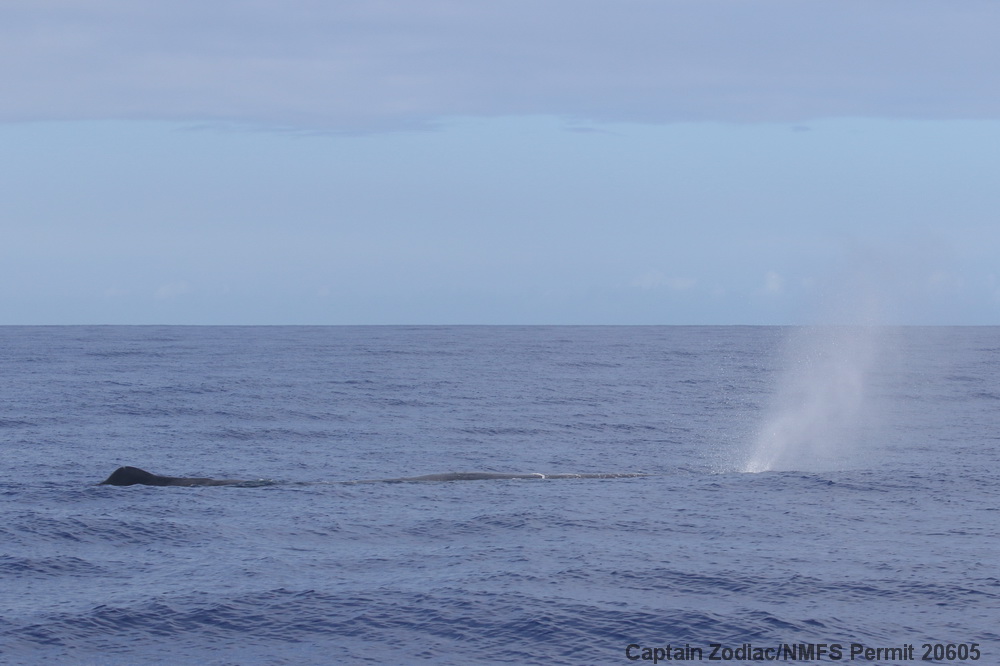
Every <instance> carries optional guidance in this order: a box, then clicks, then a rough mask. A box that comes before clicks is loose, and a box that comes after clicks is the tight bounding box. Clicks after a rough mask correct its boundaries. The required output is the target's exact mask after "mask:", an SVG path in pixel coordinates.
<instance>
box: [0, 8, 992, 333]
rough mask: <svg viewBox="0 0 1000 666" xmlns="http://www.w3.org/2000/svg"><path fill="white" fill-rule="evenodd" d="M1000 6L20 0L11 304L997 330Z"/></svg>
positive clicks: (117, 314)
mask: <svg viewBox="0 0 1000 666" xmlns="http://www.w3.org/2000/svg"><path fill="white" fill-rule="evenodd" d="M998 26H1000V3H996V2H994V1H992V0H966V1H963V2H955V1H954V0H879V1H878V2H872V1H871V0H863V1H862V0H859V1H854V0H619V1H618V2H607V1H606V0H605V1H601V2H598V1H596V0H532V1H530V2H528V1H523V0H497V1H495V2H489V3H486V2H474V1H470V0H419V1H415V0H405V1H404V0H398V1H391V0H385V1H383V0H338V1H332V0H212V1H211V2H177V1H176V0H171V1H167V0H88V2H86V3H80V2H77V1H75V0H5V2H4V3H2V4H0V150H2V155H3V159H2V160H0V324H805V323H822V322H831V323H884V324H945V325H947V324H974V325H983V324H985V325H996V324H1000V261H998V258H1000V257H998V254H1000V224H998V223H997V216H998V212H1000V187H998V180H1000V68H998V67H997V63H998V62H1000V27H998Z"/></svg>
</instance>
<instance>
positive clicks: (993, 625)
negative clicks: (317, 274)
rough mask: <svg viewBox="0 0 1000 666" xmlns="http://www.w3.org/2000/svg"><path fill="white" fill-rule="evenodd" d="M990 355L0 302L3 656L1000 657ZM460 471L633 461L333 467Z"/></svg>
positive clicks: (994, 362) (998, 434) (62, 660)
mask: <svg viewBox="0 0 1000 666" xmlns="http://www.w3.org/2000/svg"><path fill="white" fill-rule="evenodd" d="M998 371H1000V328H990V327H984V328H898V329H897V328H880V329H866V328H850V327H845V328H836V327H832V328H819V329H807V328H778V327H247V328H241V327H2V328H0V663H3V664H366V663H372V664H375V663H377V664H420V663H430V664H504V663H507V664H630V663H635V664H646V663H652V661H653V658H654V657H656V658H657V660H658V661H659V662H660V663H663V662H664V661H666V660H667V657H666V656H670V657H671V658H672V659H671V660H670V662H671V663H672V662H673V661H675V660H677V657H678V656H683V655H688V656H690V657H691V659H690V660H689V661H691V660H693V661H697V660H698V659H697V658H698V656H699V654H698V652H697V650H699V649H700V650H702V652H701V655H700V656H701V661H705V662H708V661H710V656H711V654H712V650H713V649H715V650H717V651H718V652H717V655H716V656H718V657H720V658H721V657H722V656H724V655H726V654H728V655H729V659H728V660H727V661H728V662H729V663H750V662H748V661H747V660H746V659H743V660H740V659H738V655H739V654H745V652H744V653H740V652H737V650H738V649H740V648H743V649H744V650H746V648H745V646H746V645H747V644H749V645H750V646H751V647H750V648H749V650H750V654H751V656H752V654H753V650H754V649H758V650H763V649H765V648H770V649H771V652H758V653H757V654H758V655H759V656H761V657H762V658H766V657H767V655H782V654H783V655H784V657H783V659H784V661H792V660H791V659H789V658H788V654H790V653H789V652H787V649H788V647H789V646H790V647H792V648H794V650H795V652H794V654H795V655H798V656H803V655H804V658H803V659H800V660H799V662H800V663H801V662H802V661H805V662H807V663H808V662H812V663H821V662H831V663H835V662H836V661H838V660H835V659H833V655H834V653H832V652H831V650H833V647H831V646H838V645H839V646H841V649H842V657H841V659H840V660H839V662H841V663H846V662H848V661H851V656H852V655H851V652H850V650H851V649H852V646H857V645H860V646H862V647H863V648H864V649H868V648H871V649H883V650H888V649H895V650H897V651H896V652H887V651H885V652H880V653H875V652H872V653H869V654H870V655H872V657H871V658H870V659H867V658H866V657H865V653H864V652H859V653H856V654H855V655H854V659H853V663H868V664H872V663H878V664H896V663H901V664H905V663H912V662H913V661H920V660H921V657H922V656H923V655H924V654H925V653H927V654H929V656H931V657H934V656H935V654H937V655H938V656H939V657H940V658H939V659H937V660H936V661H934V662H931V663H971V662H975V663H980V664H994V665H995V664H1000V372H998ZM120 465H132V466H136V467H141V468H143V469H146V470H149V471H151V472H155V473H158V474H165V475H172V476H194V477H215V478H228V479H248V480H260V481H261V482H259V483H255V484H246V485H237V486H216V487H150V486H130V487H115V486H103V485H97V483H98V482H100V481H101V480H103V479H104V478H106V477H107V476H108V475H109V474H110V473H111V472H112V471H113V470H114V469H115V468H117V467H118V466H120ZM455 471H491V472H512V473H540V474H557V473H562V474H565V473H616V472H642V473H646V474H648V475H649V476H644V477H637V478H613V479H592V478H591V479H515V480H485V481H450V482H422V483H385V482H378V483H365V484H352V483H343V482H347V481H355V480H378V479H389V478H397V477H406V476H416V475H423V474H433V473H443V472H455ZM713 644H714V645H717V646H719V647H717V648H712V647H711V646H712V645H713ZM973 645H975V647H972V646H973ZM629 646H631V647H629ZM667 646H670V648H669V651H667ZM782 646H785V647H782ZM810 646H811V647H810ZM820 646H825V647H822V648H821V647H820ZM906 646H912V647H913V652H912V656H913V659H912V660H911V659H910V658H909V657H908V656H907V655H908V654H909V653H908V652H907V651H906V649H905V648H906ZM924 646H930V647H929V648H928V647H924ZM938 646H940V647H938ZM949 646H951V650H950V651H949ZM678 648H680V649H681V650H682V652H680V653H678V652H677V649H678ZM783 649H784V650H786V651H785V652H782V650H783ZM800 649H801V650H805V651H806V652H798V650H800ZM657 650H659V651H657ZM726 650H728V652H726ZM808 650H812V652H811V653H810V652H808ZM824 650H825V651H824ZM928 650H929V652H927V651H928ZM935 650H937V652H936V653H935ZM665 655H666V656H665ZM963 656H964V657H963ZM975 656H978V657H979V659H978V660H975V659H974V657H975ZM631 658H637V659H631ZM757 663H763V662H757ZM925 663H926V662H925Z"/></svg>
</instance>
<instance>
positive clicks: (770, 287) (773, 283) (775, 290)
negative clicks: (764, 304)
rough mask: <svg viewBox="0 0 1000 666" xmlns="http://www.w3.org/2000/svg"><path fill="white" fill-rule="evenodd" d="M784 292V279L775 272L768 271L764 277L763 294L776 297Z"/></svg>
mask: <svg viewBox="0 0 1000 666" xmlns="http://www.w3.org/2000/svg"><path fill="white" fill-rule="evenodd" d="M784 291H785V279H784V278H783V277H781V275H779V274H778V273H776V272H775V271H768V272H767V273H766V274H765V275H764V293H765V294H771V295H777V294H781V293H782V292H784Z"/></svg>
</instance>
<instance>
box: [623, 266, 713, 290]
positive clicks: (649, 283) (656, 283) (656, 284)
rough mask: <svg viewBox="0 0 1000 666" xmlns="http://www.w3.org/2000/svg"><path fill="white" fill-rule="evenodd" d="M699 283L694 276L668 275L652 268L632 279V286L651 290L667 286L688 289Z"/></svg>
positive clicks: (674, 288) (675, 288) (673, 288)
mask: <svg viewBox="0 0 1000 666" xmlns="http://www.w3.org/2000/svg"><path fill="white" fill-rule="evenodd" d="M696 284H698V281H697V280H696V279H694V278H688V277H672V278H671V277H667V276H666V275H665V274H664V273H663V272H661V271H658V270H656V269H650V270H648V271H646V272H645V273H643V274H641V275H639V276H637V277H636V278H635V279H634V280H632V286H633V287H638V288H639V289H645V290H651V289H662V288H664V287H665V288H667V289H670V290H671V291H688V290H690V289H693V288H694V286H695V285H696Z"/></svg>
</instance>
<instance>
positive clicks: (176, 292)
mask: <svg viewBox="0 0 1000 666" xmlns="http://www.w3.org/2000/svg"><path fill="white" fill-rule="evenodd" d="M190 292H191V285H189V284H188V283H187V282H184V281H183V280H182V281H179V282H170V283H168V284H165V285H162V286H161V287H160V288H159V289H157V290H156V299H157V300H160V301H168V300H173V299H175V298H177V297H179V296H183V295H184V294H187V293H190Z"/></svg>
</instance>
